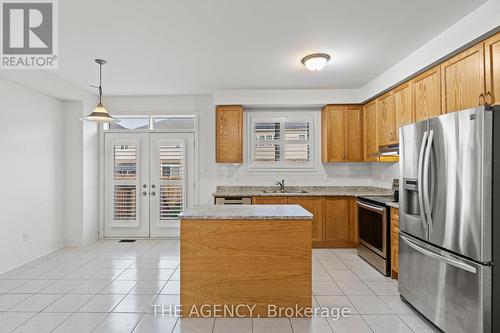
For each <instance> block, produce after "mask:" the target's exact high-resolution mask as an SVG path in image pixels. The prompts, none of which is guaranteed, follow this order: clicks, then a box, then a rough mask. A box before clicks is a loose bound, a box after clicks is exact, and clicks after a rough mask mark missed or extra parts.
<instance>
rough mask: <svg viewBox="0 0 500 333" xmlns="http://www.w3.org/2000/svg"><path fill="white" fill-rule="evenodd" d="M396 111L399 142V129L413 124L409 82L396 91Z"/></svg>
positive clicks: (397, 139)
mask: <svg viewBox="0 0 500 333" xmlns="http://www.w3.org/2000/svg"><path fill="white" fill-rule="evenodd" d="M394 110H395V113H396V142H399V128H400V127H401V126H404V125H408V124H411V123H412V122H413V106H412V103H411V85H410V83H409V82H408V83H405V84H403V85H401V86H400V87H398V88H396V90H394Z"/></svg>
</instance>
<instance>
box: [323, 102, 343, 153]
mask: <svg viewBox="0 0 500 333" xmlns="http://www.w3.org/2000/svg"><path fill="white" fill-rule="evenodd" d="M345 128H346V127H345V112H344V107H343V106H340V105H326V106H324V107H323V109H322V110H321V162H323V163H326V162H343V161H344V160H345Z"/></svg>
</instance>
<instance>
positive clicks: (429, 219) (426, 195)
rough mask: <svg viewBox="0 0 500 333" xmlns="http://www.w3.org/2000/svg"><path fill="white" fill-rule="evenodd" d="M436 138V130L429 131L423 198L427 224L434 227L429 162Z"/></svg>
mask: <svg viewBox="0 0 500 333" xmlns="http://www.w3.org/2000/svg"><path fill="white" fill-rule="evenodd" d="M433 139H434V131H433V130H430V131H429V138H428V139H427V146H426V149H425V157H424V168H423V171H422V173H423V184H422V191H423V198H424V209H425V215H426V220H427V225H428V226H430V228H432V216H431V204H430V200H429V162H430V159H431V150H432V140H433Z"/></svg>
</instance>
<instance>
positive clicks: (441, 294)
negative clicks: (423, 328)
mask: <svg viewBox="0 0 500 333" xmlns="http://www.w3.org/2000/svg"><path fill="white" fill-rule="evenodd" d="M499 112H500V109H499V108H496V109H495V108H493V107H490V106H483V107H479V108H475V109H468V110H464V111H460V112H455V113H450V114H446V115H442V116H440V117H436V118H432V119H429V120H424V121H420V122H417V123H414V124H411V125H407V126H404V127H402V128H401V130H400V210H399V214H400V217H399V219H400V222H399V223H400V224H399V229H400V233H399V292H400V294H401V297H402V298H403V299H404V300H406V301H407V302H409V303H410V304H411V305H412V306H413V307H414V308H415V309H416V310H418V311H419V312H420V313H421V314H423V315H424V316H425V317H427V319H429V320H430V321H431V322H433V323H434V324H435V325H436V326H438V327H439V328H440V329H442V330H443V331H445V332H474V333H476V332H500V326H499V324H500V322H499V321H500V311H499V310H498V306H499V305H500V304H499V303H498V299H499V297H500V292H499V290H498V288H499V286H500V285H499V283H498V281H499V275H500V272H499V268H498V267H495V264H497V265H499V264H500V243H496V242H500V237H499V235H500V199H499V197H500V188H499V187H500V124H499V123H500V117H499V116H498V115H500V113H499ZM495 114H496V116H495ZM495 260H497V261H496V262H495Z"/></svg>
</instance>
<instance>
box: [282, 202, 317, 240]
mask: <svg viewBox="0 0 500 333" xmlns="http://www.w3.org/2000/svg"><path fill="white" fill-rule="evenodd" d="M324 202H325V201H324V198H322V197H288V204H289V205H299V206H302V207H303V208H304V209H305V210H307V211H309V212H310V213H312V214H313V215H314V218H313V221H312V240H313V242H319V241H321V240H322V239H323V216H324V215H323V211H324Z"/></svg>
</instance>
